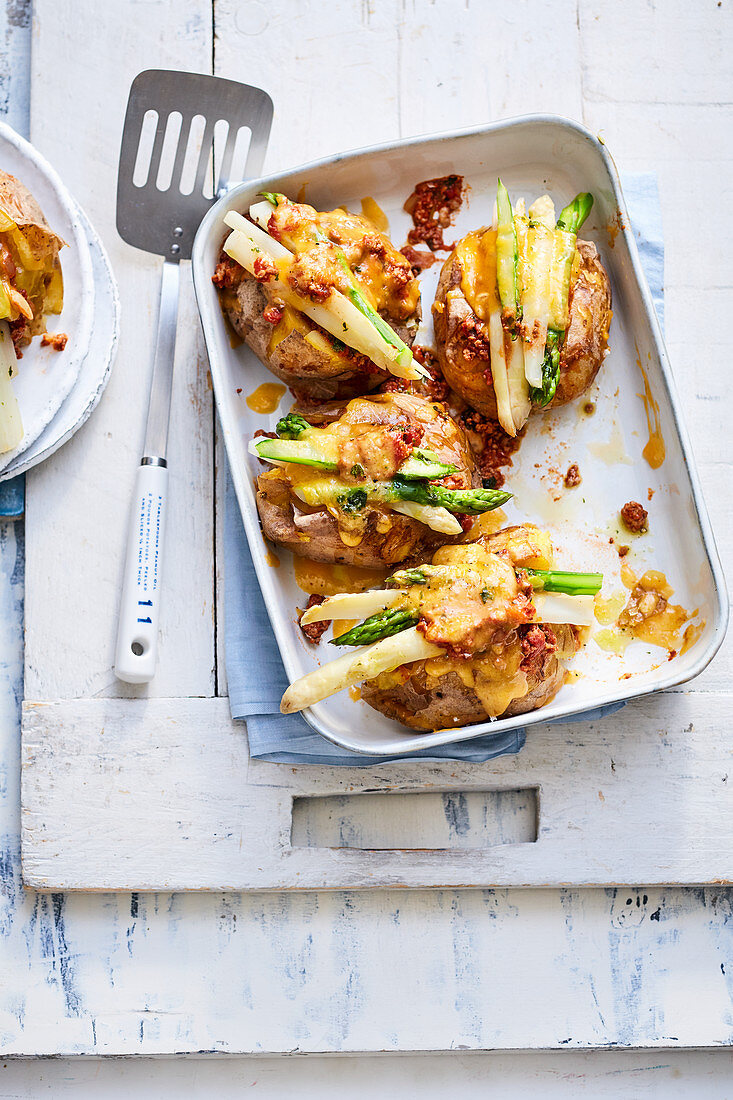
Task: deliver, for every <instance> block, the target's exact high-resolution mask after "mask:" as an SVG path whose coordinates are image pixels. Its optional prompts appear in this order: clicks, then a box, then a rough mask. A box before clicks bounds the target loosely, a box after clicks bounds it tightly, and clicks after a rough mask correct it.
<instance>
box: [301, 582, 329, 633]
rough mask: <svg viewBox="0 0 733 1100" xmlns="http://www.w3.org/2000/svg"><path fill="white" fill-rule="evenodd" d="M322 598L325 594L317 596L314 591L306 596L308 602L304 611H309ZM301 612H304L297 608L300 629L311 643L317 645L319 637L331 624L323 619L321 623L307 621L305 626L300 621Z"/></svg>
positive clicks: (321, 601) (320, 602)
mask: <svg viewBox="0 0 733 1100" xmlns="http://www.w3.org/2000/svg"><path fill="white" fill-rule="evenodd" d="M324 599H325V596H318V595H316V593H315V592H314V593H313V594H312V595H311V596H309V597H308V603H307V604H306V606H305V611H309V610H310V608H311V607H318V606H319V604H322V603H323V601H324ZM303 614H304V612H303V611H301V610H300V608H298V623H299V626H300V629H301V630H302V631H303V633H304V634H305V636H306V638H307V639H308V641H309V642H311V644H312V645H318V643H319V642H320V640H321V638H322V637H323V635H324V634H325V633H326V631H327V630H328V628H329V626H330V625H331V620H330V619H324V621H323V622H322V623H308V624H307V625H306V626H303V624H302V623H301V622H300V619H301V618H302V616H303Z"/></svg>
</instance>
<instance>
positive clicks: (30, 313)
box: [0, 171, 66, 454]
mask: <svg viewBox="0 0 733 1100" xmlns="http://www.w3.org/2000/svg"><path fill="white" fill-rule="evenodd" d="M63 245H64V242H63V241H62V240H61V238H60V237H59V236H58V235H57V234H56V233H54V231H53V230H52V229H51V227H50V226H49V224H48V222H47V221H46V219H45V217H44V216H43V211H42V210H41V208H40V206H39V205H38V203H37V202H36V200H35V198H34V197H33V195H32V194H31V193H30V191H29V190H28V188H27V187H25V186H24V184H22V183H21V182H20V180H17V179H15V177H14V176H11V175H9V174H8V173H7V172H3V171H0V454H4V453H6V452H7V451H10V450H12V449H13V448H14V447H17V446H18V444H19V443H20V441H21V440H22V438H23V434H24V433H23V423H22V419H21V414H20V409H19V408H18V402H17V399H16V397H15V393H14V390H13V384H12V379H13V377H14V376H15V374H16V371H17V360H18V359H20V358H22V355H23V352H22V348H24V347H25V346H26V345H27V344H29V343H30V342H31V340H32V339H33V337H34V336H37V335H40V334H42V333H45V332H46V315H47V314H50V313H60V312H61V309H62V307H63V301H64V287H63V278H62V275H61V264H60V262H59V251H60V249H61V248H62V247H63ZM45 339H46V338H45V337H44V340H45ZM48 342H49V343H50V344H51V346H52V347H55V348H58V349H59V350H61V349H62V348H63V347H64V345H65V343H66V336H65V335H59V336H57V337H52V338H49V339H48Z"/></svg>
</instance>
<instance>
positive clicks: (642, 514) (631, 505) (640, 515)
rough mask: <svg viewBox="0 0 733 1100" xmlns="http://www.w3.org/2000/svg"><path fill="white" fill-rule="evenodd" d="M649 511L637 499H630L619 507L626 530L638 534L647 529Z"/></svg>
mask: <svg viewBox="0 0 733 1100" xmlns="http://www.w3.org/2000/svg"><path fill="white" fill-rule="evenodd" d="M648 516H649V513H648V512H647V510H646V508H643V507H642V506H641V504H639V502H638V501H637V500H630V501H628V502H627V503H626V504H624V506H623V508H622V509H621V521H622V523H623V525H624V527H625V528H626V529H627V531H631V532H632V534H639V533H641V532H643V531H647V530H648V527H647V518H648Z"/></svg>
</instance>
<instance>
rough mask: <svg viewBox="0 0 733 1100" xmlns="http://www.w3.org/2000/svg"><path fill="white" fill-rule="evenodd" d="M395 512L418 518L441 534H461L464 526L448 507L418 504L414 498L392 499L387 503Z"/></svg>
mask: <svg viewBox="0 0 733 1100" xmlns="http://www.w3.org/2000/svg"><path fill="white" fill-rule="evenodd" d="M386 507H387V508H391V509H392V511H393V512H401V513H402V515H403V516H409V517H410V519H416V520H417V521H418V522H419V523H424V524H425V526H426V527H429V528H430V530H431V531H437V532H438V533H439V534H441V535H460V533H461V531H462V530H463V528H462V527H461V525H460V523H459V522H458V520H457V519H456V517H455V516H454V515H453V513H452V512H449V511H448V509H447V508H441V507H439V506H436V505H435V504H416V503H415V501H414V500H390V501H389V503H388V504H387V505H386Z"/></svg>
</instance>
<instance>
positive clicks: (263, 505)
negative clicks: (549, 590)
mask: <svg viewBox="0 0 733 1100" xmlns="http://www.w3.org/2000/svg"><path fill="white" fill-rule="evenodd" d="M368 400H369V407H370V409H371V408H374V410H375V413H374V415H375V421H374V422H375V423H378V422H380V420H381V422H382V423H385V424H389V423H390V422H391V421H394V419H395V418H396V417H400V416H401V417H403V418H404V416H405V415H407V416H408V417H409V416H410V409H411V408H414V409H416V410H420V409H423V410H428V412H429V413H430V415H431V416H434V413H433V412H431V411H430V410H432V409H434V408H438V409H441V410H442V413H441V415H440V416H437V417H435V425H434V427H433V428H432V429H431V428H430V427H428V428H427V429H426V435H425V437H424V440H423V443H422V446H424V447H425V448H426V449H427V450H433V451H436V452H437V453H438V454H441V446H442V445H441V432H445V431H449V432H450V433H451V435H450V436H449V437H448V436H443V438H444V439H448V438H450V440H451V443H450V446H451V448H452V449H451V450H450V451H449V452H448V454H447V455H445V454H442V455H441V457H443V458H444V460H446V461H454V463H455V465H459V467H460V470H461V473H460V474H459V475H454V476H455V477H457V478H458V483H457V484H456V485H455V487H456V488H458V487H462V488H478V487H480V485H481V477H480V474H479V472H478V470H477V468H476V463H475V460H474V457H473V452H472V451H471V447H470V444H469V441H468V437H467V435H466V433H465V431H464V429H463V428H462V427H461V426H460V425H459V424H457V423H456V422H455V421H453V420H451V419H450V417H448V416H447V413H446V411H445V410H444V409H443V407H442V406H440V405H439V404H438V403H436V402H429V401H427V400H426V399H425V398H422V397H418V396H415V395H411V394H401V393H396V394H391V393H390V394H381V395H378V396H377V397H375V398H372V399H368ZM342 412H343V410H342ZM330 413H331V416H333V413H334V409H333V408H332V409H330ZM443 418H447V420H448V421H449V425H448V427H447V428H441V427H440V425H441V424H445V419H443ZM415 422H416V423H417V422H418V421H417V420H415ZM431 431H433V432H435V433H436V434H434V435H431ZM458 456H460V457H458ZM257 509H258V511H259V514H260V522H261V523H262V532H263V534H264V536H265V538H267V539H269V540H270V541H271V542H274V543H276V544H277V545H278V546H284V547H286V548H287V549H288V550H291V551H292V552H293V553H294V554H298V555H299V556H300V557H303V558H309V559H311V560H312V561H323V562H331V563H333V564H335V565H360V566H363V567H367V568H380V567H383V566H387V565H396V564H398V563H400V562H404V561H407V560H409V559H412V558H415V557H418V556H424V555H428V556H429V555H431V554H432V552H433V551H434V550H436V549H437V548H438V547H439V546H442V545H443V544H444V543H445V542H448V541H454V540H450V539H446V537H445V536H444V535H440V534H439V533H437V532H435V531H432V530H431V529H430V528H429V527H425V525H424V524H422V523H419V522H418V521H417V520H414V519H411V518H409V517H407V516H403V515H400V514H399V513H397V512H392V511H389V512H385V511H381V510H377V509H375V508H372V509H371V510H370V513H369V517H368V523H367V529H366V531H365V533H364V535H363V537H362V539H361V541H360V542H359V543H358V545H356V546H347V545H346V543H344V542H343V541H342V539H341V537H340V535H339V527H338V522H337V520H336V518H335V517H334V516H333V515H332V514H331V513H330V512H329V511H328V510H327V509H326V508H318V509H311V508H307V507H306V506H305V505H302V504H301V503H300V502H299V501H298V500H297V499H295V498H294V497H293V495H292V494H291V493H290V491H289V488H288V484H287V483H286V482H285V481H283V480H280V479H279V478H271V477H265V476H262V475H260V477H259V478H258V479H257ZM379 527H382V528H385V527H386V529H383V530H380V529H379Z"/></svg>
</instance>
